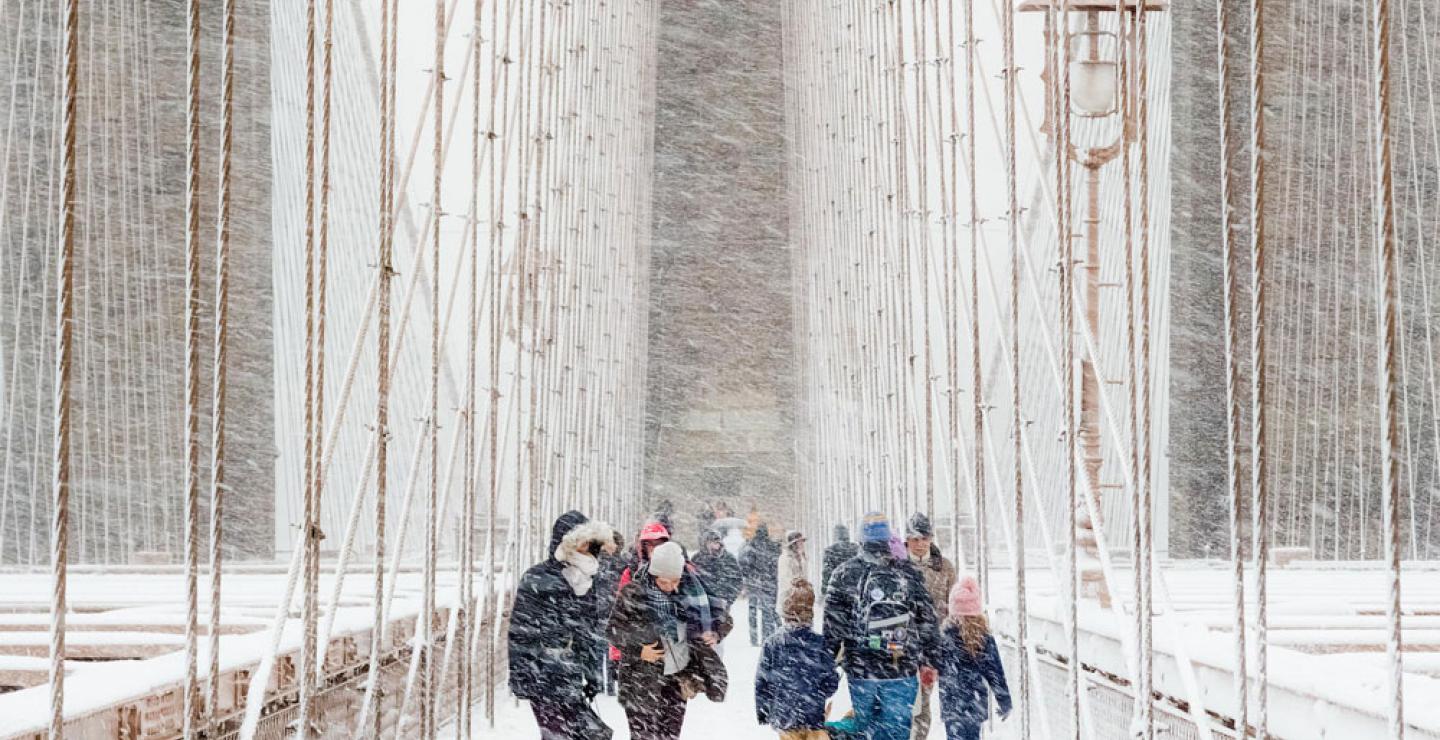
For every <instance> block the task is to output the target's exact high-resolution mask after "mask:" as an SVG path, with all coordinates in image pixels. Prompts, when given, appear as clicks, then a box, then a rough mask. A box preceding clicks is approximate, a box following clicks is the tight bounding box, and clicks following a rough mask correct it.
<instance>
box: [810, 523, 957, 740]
mask: <svg viewBox="0 0 1440 740" xmlns="http://www.w3.org/2000/svg"><path fill="white" fill-rule="evenodd" d="M861 534H862V538H863V542H862V544H861V546H860V554H859V555H858V556H856V557H854V558H852V559H851V560H849V561H848V562H846V563H845V564H843V565H841V566H840V567H839V568H838V569H837V570H836V571H835V573H834V574H832V575H831V576H830V590H829V591H828V592H827V593H826V596H825V642H826V646H827V648H828V649H829V650H830V654H831V655H834V656H836V657H837V658H839V659H840V664H841V667H842V668H843V669H844V671H845V676H846V678H848V679H849V686H850V700H851V704H852V705H853V706H854V708H855V718H856V720H857V723H858V727H859V729H860V730H862V731H863V732H864V733H866V734H865V737H867V738H872V740H902V739H908V738H909V737H910V720H911V712H910V710H911V707H912V706H913V705H914V703H915V697H916V695H917V693H918V690H919V682H918V680H917V676H918V674H919V673H920V672H921V669H922V668H926V669H928V668H931V667H933V666H934V665H935V660H936V622H935V607H934V605H932V604H931V602H930V594H929V593H928V592H927V591H926V590H925V581H924V579H923V578H922V577H921V575H920V573H919V571H917V570H916V569H915V568H914V567H912V566H911V565H910V564H909V563H908V562H906V561H905V560H903V559H900V558H903V557H904V552H903V550H902V551H901V553H900V556H899V558H897V557H896V555H894V554H893V553H892V552H891V548H890V542H889V540H890V526H889V522H888V521H887V520H886V519H885V517H884V515H882V514H878V513H875V514H870V515H867V516H866V517H865V523H864V525H863V527H862V532H861Z"/></svg>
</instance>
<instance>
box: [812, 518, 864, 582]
mask: <svg viewBox="0 0 1440 740" xmlns="http://www.w3.org/2000/svg"><path fill="white" fill-rule="evenodd" d="M859 554H860V546H859V545H857V544H855V543H854V542H851V541H850V528H849V527H846V526H845V525H844V524H836V525H835V543H834V544H832V545H830V546H829V547H827V548H825V557H824V559H823V560H821V562H820V593H821V594H822V595H823V594H824V593H825V592H826V591H828V590H829V589H830V576H832V575H834V573H835V569H836V568H839V567H840V566H841V565H842V564H844V563H845V561H847V560H849V559H850V558H853V557H855V556H856V555H859Z"/></svg>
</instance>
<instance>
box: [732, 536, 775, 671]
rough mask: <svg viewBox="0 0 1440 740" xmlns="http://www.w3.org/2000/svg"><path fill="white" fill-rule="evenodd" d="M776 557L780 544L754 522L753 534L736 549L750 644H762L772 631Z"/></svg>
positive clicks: (752, 645)
mask: <svg viewBox="0 0 1440 740" xmlns="http://www.w3.org/2000/svg"><path fill="white" fill-rule="evenodd" d="M779 560H780V545H779V544H778V543H776V542H775V541H774V540H772V539H770V528H769V527H767V526H766V525H764V524H760V525H758V526H756V527H755V536H754V537H751V538H750V541H749V542H748V543H746V545H745V548H744V549H743V550H741V551H740V573H741V576H742V577H743V579H744V581H745V593H746V594H747V595H748V596H749V597H750V601H749V603H750V606H749V610H750V645H751V647H759V646H760V645H763V644H764V643H765V638H767V637H769V636H770V635H772V634H774V632H775V627H776V624H775V622H776V615H775V597H776V591H778V589H777V588H776V586H777V583H778V579H777V577H778V575H779V574H778V568H779Z"/></svg>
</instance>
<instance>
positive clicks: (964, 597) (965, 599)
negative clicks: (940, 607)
mask: <svg viewBox="0 0 1440 740" xmlns="http://www.w3.org/2000/svg"><path fill="white" fill-rule="evenodd" d="M984 612H985V608H984V607H983V606H981V604H980V582H979V581H976V580H975V576H965V577H964V578H961V579H960V582H959V583H957V584H955V587H954V588H952V589H950V616H952V617H977V616H980V615H981V614H983V613H984Z"/></svg>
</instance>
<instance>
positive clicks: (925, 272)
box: [910, 3, 935, 517]
mask: <svg viewBox="0 0 1440 740" xmlns="http://www.w3.org/2000/svg"><path fill="white" fill-rule="evenodd" d="M910 12H911V15H912V16H913V20H912V21H911V25H912V27H913V28H914V30H915V34H914V36H915V38H914V44H915V92H916V97H918V98H919V102H918V107H917V110H918V111H919V116H918V118H917V127H916V128H917V131H916V137H915V149H916V157H915V159H916V163H915V173H916V177H917V180H918V182H917V186H918V187H917V198H916V206H915V209H916V215H917V216H918V218H919V220H920V305H921V306H922V307H923V310H924V311H925V315H924V316H923V317H922V319H921V321H922V330H921V333H922V335H923V336H922V344H923V346H924V360H923V363H924V364H923V367H924V373H925V378H924V380H923V382H922V383H921V388H923V389H924V390H923V392H924V394H925V515H926V516H929V517H934V516H935V404H934V393H935V371H934V367H933V360H932V343H931V339H930V240H931V233H930V188H929V183H928V177H927V175H928V174H929V171H930V162H929V159H928V157H927V152H926V144H927V143H928V141H927V139H928V138H929V131H928V130H927V129H928V127H929V123H930V95H929V90H928V89H927V88H928V85H927V84H926V81H925V68H926V67H927V66H929V64H930V63H929V61H927V60H926V58H925V52H926V47H925V33H924V29H923V28H922V27H921V26H922V25H923V24H924V19H925V16H924V14H923V13H922V12H921V6H919V5H918V4H916V3H912V4H911V5H910Z"/></svg>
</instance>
